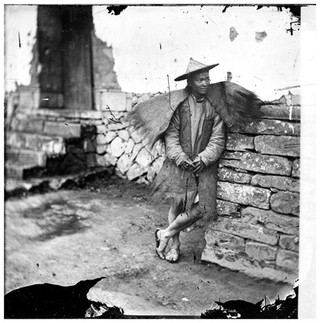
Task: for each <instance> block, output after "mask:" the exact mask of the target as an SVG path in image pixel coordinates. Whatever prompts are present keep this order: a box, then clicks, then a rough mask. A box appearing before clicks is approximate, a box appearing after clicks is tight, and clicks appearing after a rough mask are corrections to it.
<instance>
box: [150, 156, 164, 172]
mask: <svg viewBox="0 0 320 323" xmlns="http://www.w3.org/2000/svg"><path fill="white" fill-rule="evenodd" d="M163 162H164V157H159V158H157V159H156V160H155V161H154V162H153V163H152V167H153V168H154V170H155V171H156V173H159V171H160V169H161V167H162V165H163Z"/></svg>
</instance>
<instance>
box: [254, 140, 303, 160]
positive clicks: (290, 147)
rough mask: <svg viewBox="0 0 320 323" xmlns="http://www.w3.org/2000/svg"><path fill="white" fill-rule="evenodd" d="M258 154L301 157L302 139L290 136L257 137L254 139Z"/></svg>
mask: <svg viewBox="0 0 320 323" xmlns="http://www.w3.org/2000/svg"><path fill="white" fill-rule="evenodd" d="M254 146H255V150H256V151H257V152H260V153H262V154H268V155H280V156H291V157H298V156H300V138H299V137H290V136H271V135H265V136H257V137H255V139H254Z"/></svg>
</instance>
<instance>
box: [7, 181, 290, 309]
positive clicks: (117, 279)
mask: <svg viewBox="0 0 320 323" xmlns="http://www.w3.org/2000/svg"><path fill="white" fill-rule="evenodd" d="M148 194H149V188H148V187H147V186H144V185H136V184H134V183H129V182H127V181H125V180H121V179H118V178H114V177H113V178H100V179H95V180H93V181H91V183H87V184H86V185H85V187H83V188H81V189H80V188H76V187H70V188H69V189H68V190H63V191H58V192H51V193H46V194H37V195H32V196H29V197H25V198H19V199H10V200H9V201H7V202H6V204H5V289H6V292H8V291H10V290H12V289H15V288H18V287H21V286H26V285H31V284H35V283H44V282H46V283H52V284H60V285H73V284H75V283H76V282H78V281H79V280H83V279H93V278H97V277H101V276H104V277H105V279H103V280H101V281H100V282H99V283H98V284H97V285H96V286H95V287H93V288H92V289H91V291H90V292H89V294H88V297H89V298H91V299H94V300H100V301H104V302H106V303H107V304H110V303H111V304H114V305H117V306H119V307H122V308H123V309H124V312H125V314H128V315H129V314H132V315H134V314H136V315H139V314H140V315H141V314H144V315H200V314H201V313H202V312H204V311H205V310H206V309H209V308H210V307H211V306H212V304H214V301H216V300H221V301H227V300H230V299H242V300H247V301H250V302H258V301H259V300H261V299H262V298H263V297H264V296H265V295H266V296H268V297H270V298H272V297H275V296H276V295H278V294H280V296H281V293H285V291H286V290H288V286H287V285H283V284H280V283H275V282H272V281H269V280H260V279H257V278H252V277H248V276H246V275H244V274H242V273H239V272H234V271H230V270H228V269H225V268H222V267H220V266H217V265H214V264H209V263H203V262H201V261H200V257H201V251H202V249H203V248H204V245H205V241H204V227H203V225H202V223H198V224H197V225H196V226H193V227H192V228H191V230H189V231H185V232H183V233H182V235H181V238H182V239H181V240H182V256H181V259H180V261H179V263H177V264H170V263H168V262H167V261H163V260H160V259H159V258H158V257H157V256H156V255H155V252H154V248H155V243H154V231H155V229H156V228H157V227H163V226H165V225H166V222H167V211H168V205H167V204H166V203H163V204H159V205H150V204H148V202H147V199H148Z"/></svg>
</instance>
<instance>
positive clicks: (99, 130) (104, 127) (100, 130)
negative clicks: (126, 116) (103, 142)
mask: <svg viewBox="0 0 320 323" xmlns="http://www.w3.org/2000/svg"><path fill="white" fill-rule="evenodd" d="M96 129H97V130H96V132H97V133H98V134H105V135H106V134H107V133H108V127H107V125H105V124H100V125H97V127H96Z"/></svg>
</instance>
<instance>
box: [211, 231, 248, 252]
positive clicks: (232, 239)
mask: <svg viewBox="0 0 320 323" xmlns="http://www.w3.org/2000/svg"><path fill="white" fill-rule="evenodd" d="M205 239H206V245H207V247H208V248H215V247H221V248H225V249H231V250H234V251H244V249H245V248H244V247H245V242H244V239H243V238H240V237H238V236H235V235H233V234H229V233H225V232H220V231H216V230H210V231H208V232H207V233H206V236H205Z"/></svg>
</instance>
